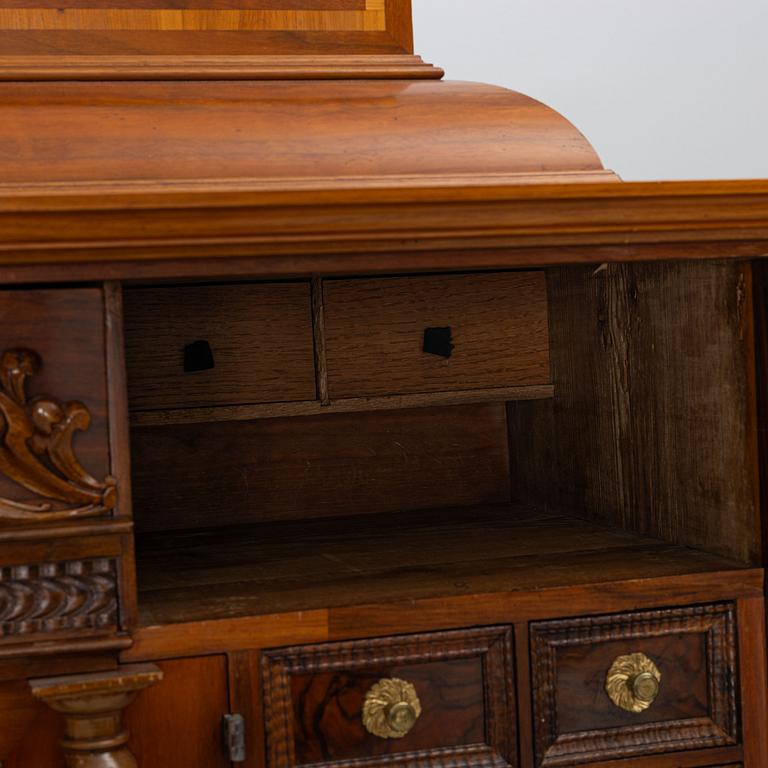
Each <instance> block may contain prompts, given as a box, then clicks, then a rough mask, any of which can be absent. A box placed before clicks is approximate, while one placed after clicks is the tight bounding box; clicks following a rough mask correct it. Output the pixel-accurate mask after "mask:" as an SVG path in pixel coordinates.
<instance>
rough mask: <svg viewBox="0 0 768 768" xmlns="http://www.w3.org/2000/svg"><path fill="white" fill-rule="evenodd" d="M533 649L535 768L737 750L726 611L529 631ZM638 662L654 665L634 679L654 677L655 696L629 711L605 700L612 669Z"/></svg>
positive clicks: (569, 623) (699, 609) (731, 627)
mask: <svg viewBox="0 0 768 768" xmlns="http://www.w3.org/2000/svg"><path fill="white" fill-rule="evenodd" d="M530 647H531V662H532V667H533V707H534V720H535V723H536V725H535V728H536V734H535V741H536V755H537V765H539V766H570V765H578V764H581V763H589V762H595V761H600V760H611V759H620V758H627V757H638V756H646V755H653V754H660V753H664V752H678V751H687V750H694V749H704V748H708V747H722V746H730V745H735V744H737V743H738V741H739V735H738V734H739V725H738V719H737V705H736V701H737V690H738V686H737V672H736V638H735V614H734V607H733V606H732V605H731V604H722V605H712V606H696V607H691V608H679V609H669V610H658V611H648V612H642V613H636V614H623V615H617V616H602V617H591V618H579V619H569V620H562V621H550V622H540V623H534V624H532V625H531V646H530ZM623 654H627V655H623ZM640 657H643V658H645V659H647V661H648V662H650V664H647V666H646V667H643V670H639V674H641V675H646V676H648V675H651V676H652V677H654V679H655V678H656V677H658V678H659V679H658V680H656V681H655V682H656V683H657V685H658V691H656V690H654V691H653V696H652V697H651V696H650V693H649V691H648V690H647V689H646V691H645V693H646V695H647V696H648V698H652V701H650V702H647V706H638V707H636V708H635V709H634V711H626V710H627V709H632V708H631V707H629V706H627V707H622V706H619V705H617V704H616V702H615V701H612V700H611V696H610V692H611V690H612V686H611V685H610V684H609V682H610V683H613V690H615V679H612V680H610V681H609V678H610V676H611V673H613V674H614V675H615V674H616V670H617V661H618V662H624V665H625V666H626V664H627V663H628V661H627V660H628V659H633V660H634V661H636V662H637V660H638V658H640ZM612 665H613V666H612ZM619 666H621V664H619ZM638 669H639V668H638ZM625 674H627V675H628V676H629V675H630V673H629V672H626V671H625ZM642 682H643V683H645V682H646V681H642ZM647 682H648V683H650V681H647ZM646 688H647V687H646ZM654 688H655V686H654ZM622 703H626V702H622Z"/></svg>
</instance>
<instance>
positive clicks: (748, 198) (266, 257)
mask: <svg viewBox="0 0 768 768" xmlns="http://www.w3.org/2000/svg"><path fill="white" fill-rule="evenodd" d="M410 181H412V179H410V180H409V179H408V178H399V179H398V178H389V179H387V178H381V179H379V180H376V179H372V180H369V181H368V182H367V183H366V184H362V183H361V182H355V183H352V182H350V181H346V182H344V181H339V182H338V183H337V184H336V189H330V190H329V189H328V188H327V184H326V186H325V187H324V186H323V183H322V182H318V181H317V180H315V181H310V182H303V183H302V184H298V185H296V186H294V187H293V190H291V188H290V186H288V183H286V184H285V185H282V186H281V185H280V184H272V185H269V184H264V183H261V184H260V185H259V184H257V183H256V182H253V183H252V184H251V191H250V192H248V191H245V190H243V185H240V186H238V185H231V186H234V189H232V188H230V190H229V191H227V190H226V189H225V188H222V185H215V186H217V187H218V189H219V191H218V192H217V193H216V194H213V195H212V194H211V185H210V184H209V185H207V186H205V187H204V188H203V189H200V188H199V187H198V188H197V193H195V185H194V184H191V185H187V186H186V187H185V186H184V185H183V184H178V183H177V184H173V183H163V184H162V185H161V188H162V190H163V192H158V191H157V189H158V185H157V184H155V185H152V184H143V185H142V184H136V185H127V186H126V185H123V186H122V187H121V186H120V185H116V186H114V187H110V185H96V186H95V187H91V189H90V192H89V191H87V190H88V186H87V185H86V186H85V187H82V186H81V187H80V191H77V190H76V187H67V185H64V186H57V187H56V189H59V190H61V191H60V192H59V193H58V194H53V195H46V194H45V189H44V188H40V187H37V188H35V187H34V186H31V187H27V188H26V190H21V189H19V188H15V189H13V188H6V190H5V191H6V195H5V197H4V198H0V208H1V209H3V210H4V211H6V213H4V214H3V215H2V216H0V234H2V238H1V239H2V240H5V241H8V242H9V243H10V244H11V245H10V247H8V248H6V252H4V253H2V258H0V265H4V266H5V267H9V266H12V265H15V266H16V267H17V268H18V267H19V266H20V265H24V264H26V265H30V264H35V263H38V264H42V263H48V264H51V263H52V262H56V261H59V262H61V261H66V262H77V263H80V264H85V263H87V262H91V263H93V264H99V265H100V269H99V271H98V272H96V273H95V274H99V275H102V276H104V275H105V274H106V275H109V276H110V277H129V278H133V277H134V276H135V272H132V271H130V270H129V268H128V263H129V262H134V268H135V262H136V261H137V260H139V261H143V262H145V264H144V266H143V269H144V270H145V271H146V272H148V273H149V274H158V273H160V274H162V273H163V271H164V270H163V268H162V266H160V267H158V263H160V264H161V263H162V262H163V261H165V260H166V259H168V260H176V266H175V268H174V269H173V270H169V271H168V270H166V273H167V274H171V275H175V276H176V277H178V276H179V275H180V274H186V273H187V271H188V270H189V271H190V272H191V271H194V270H195V261H196V259H199V258H200V257H203V256H204V257H205V258H208V259H213V261H212V263H211V264H209V265H208V270H209V274H210V271H211V270H212V271H214V273H216V274H220V275H221V274H227V272H228V270H229V266H228V264H229V262H228V259H229V258H230V257H238V256H239V257H243V256H249V257H251V259H253V257H254V256H258V259H256V261H253V260H252V261H251V263H250V267H249V269H248V274H250V275H262V276H263V275H270V274H271V275H281V276H288V275H294V276H296V275H307V274H310V273H312V272H324V273H326V274H328V273H339V272H341V273H350V272H352V273H360V272H363V271H367V272H371V271H372V272H377V273H381V272H382V271H393V270H399V271H402V270H405V271H407V270H413V269H414V268H415V267H414V264H415V263H417V262H419V263H420V264H421V266H420V267H418V268H419V269H422V270H424V269H426V270H429V269H436V270H444V269H446V268H448V267H449V266H450V267H452V268H456V269H462V268H463V269H472V268H485V269H488V268H495V269H499V268H502V269H503V268H511V267H520V266H542V265H544V264H557V263H573V262H581V263H585V262H586V263H595V262H596V261H597V262H598V263H599V262H600V261H605V260H606V256H607V257H608V258H607V260H611V261H639V260H643V259H644V258H647V257H646V256H645V251H644V247H645V246H650V250H649V251H648V254H649V255H650V256H651V257H652V258H654V259H657V260H668V259H669V257H670V249H672V253H675V252H677V253H681V254H682V256H683V258H687V259H691V258H701V257H702V256H703V257H705V258H713V257H714V258H733V257H734V255H735V254H738V253H742V254H747V255H752V256H755V255H763V254H765V253H766V252H767V251H768V194H767V193H766V184H765V182H760V181H754V182H718V183H714V182H710V183H697V184H692V183H689V184H686V183H672V182H669V183H663V184H642V183H638V184H622V185H618V184H614V183H609V184H599V183H589V184H578V183H569V184H562V183H561V185H559V186H558V185H553V186H551V187H548V186H541V182H542V181H544V177H541V176H537V177H536V178H535V179H534V181H535V182H537V184H534V185H530V186H528V185H526V184H525V177H524V176H522V177H521V176H520V175H519V174H518V175H515V176H506V177H502V178H496V179H495V180H494V179H493V178H492V177H485V178H484V179H483V177H482V176H481V177H474V178H473V179H467V178H464V179H459V177H453V181H451V180H450V179H443V183H442V184H441V180H440V178H434V177H433V178H432V179H431V180H430V179H427V178H424V177H420V184H421V186H420V187H418V186H416V187H414V185H412V184H409V182H410ZM459 181H460V183H459V187H458V188H457V186H456V184H457V182H459ZM559 181H560V182H563V181H564V178H563V177H560V178H559ZM571 181H572V182H578V181H579V178H578V175H577V177H576V178H572V179H571ZM585 181H589V182H595V181H596V179H595V177H594V176H588V177H587V178H586V179H585ZM361 184H362V186H361ZM254 186H255V187H256V190H254V189H253V187H254ZM270 186H271V187H272V189H270ZM131 187H132V188H133V193H131V192H130V191H129V190H130V189H131ZM224 187H226V185H224ZM441 187H442V188H441ZM246 189H247V185H246ZM259 189H260V190H261V191H258V190H259ZM238 190H239V192H238ZM195 198H197V200H196V201H195ZM127 206H130V207H132V208H133V209H134V210H132V211H131V212H130V214H126V213H125V212H124V210H123V209H124V208H126V207H127ZM160 206H162V208H161V207H160ZM206 206H207V209H208V211H209V215H208V216H204V217H198V216H197V213H199V211H200V208H201V207H202V208H205V207H206ZM138 208H142V210H144V211H145V213H144V214H142V215H141V216H138V214H137V213H136V209H138ZM67 209H69V211H70V213H69V214H68V213H66V210H67ZM89 209H90V211H89ZM106 209H108V212H106ZM35 210H37V213H35ZM406 210H407V212H408V215H407V216H406V215H405V212H406ZM21 211H24V212H25V214H24V215H23V216H20V215H19V213H20V212H21ZM14 212H15V215H14ZM137 216H138V218H140V219H141V221H142V222H143V224H144V226H143V227H142V228H141V238H138V237H137V229H136V226H135V223H136V220H137ZM286 219H289V220H290V221H291V227H290V229H289V230H285V229H281V227H282V224H284V222H285V221H286ZM191 221H192V222H193V223H190V222H191ZM458 221H460V222H462V227H461V229H457V228H456V227H455V223H456V222H458ZM340 222H341V223H340ZM84 229H87V230H88V231H90V232H92V233H93V234H94V237H95V238H96V239H97V241H98V245H97V246H96V247H89V248H84V247H83V244H82V242H81V241H79V239H78V234H79V233H81V232H82V231H83V230H84ZM41 232H53V233H56V235H57V239H56V240H55V241H48V242H46V241H45V240H41V236H40V233H41ZM275 232H280V233H281V234H274V233H275ZM21 241H24V242H26V244H27V245H26V247H25V248H24V250H23V258H22V256H21V254H22V250H21V249H20V244H21ZM659 244H665V247H658V246H659ZM692 244H694V245H693V246H692ZM105 246H109V251H108V252H106V251H104V250H102V249H103V248H104V247H105ZM576 246H581V247H579V248H577V249H575V250H574V247H576ZM584 246H591V247H584ZM608 246H610V247H608ZM636 246H644V247H636ZM595 247H602V248H603V253H600V251H597V250H595V249H594V248H595ZM477 249H480V250H481V254H480V255H479V256H478V257H475V258H471V257H470V256H469V255H468V253H467V252H468V251H469V250H477ZM494 249H495V250H494ZM518 249H522V251H521V253H522V255H521V256H520V257H519V258H518V256H517V253H518ZM454 250H457V251H463V258H462V256H461V254H459V256H457V257H454V258H448V259H446V257H445V255H444V254H445V252H450V251H454ZM401 251H406V252H408V254H409V256H408V257H407V258H394V259H387V261H386V262H383V261H382V257H381V256H379V255H378V254H382V253H383V254H397V253H398V252H401ZM424 251H432V252H433V253H430V254H429V255H428V256H427V255H426V254H425V253H423V252H424ZM420 252H421V253H420ZM361 253H363V254H367V263H366V257H361V256H360V254H361ZM373 253H376V254H377V255H376V256H375V258H374V256H373V255H372V254H373ZM307 254H311V255H312V256H313V257H314V258H311V259H296V258H295V257H296V256H297V255H305V256H306V255H307ZM329 254H332V257H331V256H329ZM318 255H324V257H323V258H322V259H320V260H318V259H317V258H316V257H317V256H318ZM181 257H183V258H184V260H185V261H184V264H183V266H181V268H179V266H180V263H179V259H180V258H181ZM361 258H362V260H361ZM150 262H155V265H154V266H150V264H149V263H150ZM121 263H122V266H120V264H121ZM241 268H242V267H241ZM52 269H53V270H55V267H52ZM198 269H199V267H198ZM7 271H8V274H11V275H12V274H13V270H7ZM59 273H61V271H60V270H59ZM33 274H36V275H38V276H42V277H40V278H39V279H47V277H48V276H49V275H50V273H49V272H47V271H46V270H45V269H42V268H38V269H36V270H35V271H34V272H33ZM17 279H18V278H17ZM67 279H70V280H71V279H72V277H68V278H67Z"/></svg>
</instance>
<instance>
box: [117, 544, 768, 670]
mask: <svg viewBox="0 0 768 768" xmlns="http://www.w3.org/2000/svg"><path fill="white" fill-rule="evenodd" d="M598 554H600V555H602V556H604V553H598ZM636 554H637V553H634V555H633V556H635V555H636ZM680 554H681V553H680V552H679V551H678V552H677V553H675V555H674V556H673V557H672V558H671V559H672V560H676V561H678V566H677V572H678V575H667V576H654V577H650V578H643V579H637V578H633V577H632V576H631V575H630V576H626V575H625V576H624V578H623V579H622V578H621V575H620V574H614V575H613V576H611V575H609V574H603V578H605V579H607V581H605V582H601V581H599V580H598V579H597V578H592V579H591V580H590V581H591V583H588V584H584V585H576V586H574V585H571V586H560V587H550V588H541V587H539V588H536V589H535V590H532V591H514V592H502V591H497V592H494V593H480V592H477V590H472V589H471V588H470V589H469V590H467V591H468V593H469V594H466V595H458V596H447V595H445V594H441V595H440V596H436V597H433V598H425V599H408V600H404V601H400V602H397V601H390V602H387V603H373V604H363V605H360V604H357V605H349V606H346V607H338V608H331V609H328V608H323V609H318V610H312V611H309V610H301V611H286V612H283V613H278V614H265V615H259V616H254V615H246V616H241V617H231V616H230V617H222V618H220V619H217V620H203V621H189V622H186V623H179V624H165V625H158V624H153V625H151V626H145V627H142V628H140V629H138V630H137V631H136V633H135V636H134V640H135V642H134V645H133V647H132V648H131V649H130V650H126V651H124V652H123V654H122V658H123V659H124V660H126V661H129V660H130V661H145V660H151V659H163V658H170V657H174V656H199V655H201V654H205V653H223V652H230V651H238V650H243V649H259V648H275V647H280V646H284V645H295V644H301V643H321V642H325V641H327V640H348V639H350V638H359V637H371V638H376V637H381V636H387V635H394V634H403V633H414V632H429V631H434V628H435V627H441V628H445V629H452V628H465V627H472V626H486V625H493V624H498V623H503V622H505V621H512V622H517V623H523V622H528V621H531V620H545V619H550V618H552V617H553V616H561V617H569V616H575V617H577V616H583V615H585V614H589V613H592V612H599V613H619V612H622V611H626V607H627V605H632V606H633V607H636V608H638V609H656V608H663V607H665V606H669V605H688V604H695V603H705V602H707V601H708V600H726V601H727V600H734V599H736V598H739V597H762V595H763V572H762V570H747V571H745V570H736V571H717V570H716V565H715V563H714V562H713V563H711V564H710V565H709V566H708V567H707V568H706V569H705V570H704V571H702V572H699V573H693V574H688V575H679V572H680V570H684V569H685V566H686V565H690V564H689V563H688V564H686V563H680V562H679V561H680ZM623 556H624V560H625V561H626V560H627V559H628V558H627V557H626V553H623ZM560 559H561V561H562V556H561V558H560ZM598 560H599V558H598V557H596V558H595V566H594V569H595V572H598V571H600V569H599V567H598V565H597V562H598ZM647 562H650V561H647ZM563 565H564V567H561V575H560V577H559V578H560V581H561V582H562V581H563V580H564V576H563V575H562V572H565V571H567V570H568V568H569V566H570V564H569V563H567V562H566V563H564V564H563ZM643 565H645V562H644V563H643ZM609 567H610V564H609ZM603 570H605V569H603ZM600 572H601V573H602V571H600ZM443 583H445V580H443ZM608 583H609V584H610V589H608V588H607V584H608ZM457 588H458V589H461V588H463V585H461V584H460V583H459V584H457ZM193 604H199V603H193V602H191V601H189V600H188V601H187V606H190V605H193ZM223 613H226V610H225V611H223Z"/></svg>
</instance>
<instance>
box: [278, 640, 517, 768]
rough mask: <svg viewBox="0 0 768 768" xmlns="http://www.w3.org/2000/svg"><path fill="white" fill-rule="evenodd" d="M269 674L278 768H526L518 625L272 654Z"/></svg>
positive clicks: (351, 643) (311, 647) (286, 650)
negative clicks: (522, 764)
mask: <svg viewBox="0 0 768 768" xmlns="http://www.w3.org/2000/svg"><path fill="white" fill-rule="evenodd" d="M263 675H264V696H265V715H266V721H267V722H266V730H267V742H268V750H267V754H268V765H269V766H270V768H290V767H291V766H302V765H313V766H344V768H348V767H349V766H363V765H365V766H366V767H367V768H378V767H379V766H381V767H382V768H383V767H384V766H395V765H398V766H409V767H413V768H417V767H418V766H424V767H426V766H430V768H438V767H439V766H457V765H466V766H491V767H492V768H506V767H507V766H515V765H517V758H516V754H517V745H516V731H515V729H516V715H515V707H514V701H515V697H514V682H513V663H512V634H511V630H510V629H509V628H505V627H501V628H490V629H481V630H471V631H462V632H446V633H436V634H431V635H414V636H408V637H398V638H391V639H381V640H366V641H356V642H347V643H336V644H327V645H317V646H310V647H302V648H288V649H282V650H277V651H271V652H267V653H265V655H264V658H263ZM414 719H415V722H414ZM409 726H410V730H409V729H408V728H409Z"/></svg>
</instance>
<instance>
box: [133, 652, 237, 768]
mask: <svg viewBox="0 0 768 768" xmlns="http://www.w3.org/2000/svg"><path fill="white" fill-rule="evenodd" d="M158 667H159V669H160V670H161V671H162V674H163V680H162V682H160V683H158V684H157V685H156V686H154V688H151V689H149V690H148V691H145V692H144V693H143V694H142V695H141V698H140V699H139V702H138V703H137V705H136V706H134V707H132V708H131V709H129V710H128V711H127V712H126V718H125V721H126V726H127V728H128V730H129V731H130V733H131V739H130V741H129V742H128V746H129V748H130V750H131V752H133V754H134V755H135V756H136V759H137V762H138V764H139V766H142V768H143V767H144V766H146V768H151V766H169V767H170V766H176V765H178V766H198V765H199V766H205V768H228V766H230V762H229V760H227V755H226V752H225V750H224V746H223V740H222V733H221V719H222V717H223V716H224V714H225V713H226V712H228V711H229V703H228V701H227V664H226V658H225V657H224V656H206V657H203V658H197V659H182V660H173V661H163V662H160V663H159V664H158Z"/></svg>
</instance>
